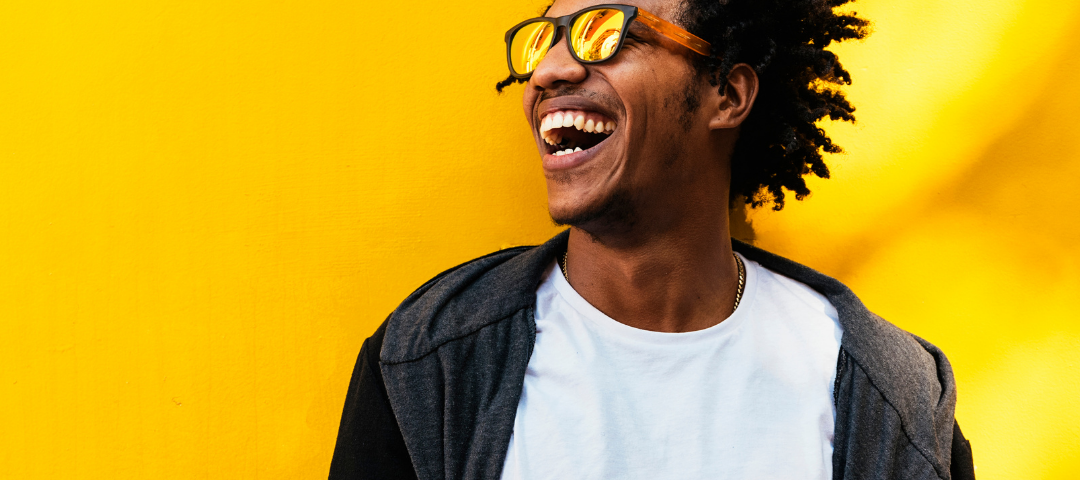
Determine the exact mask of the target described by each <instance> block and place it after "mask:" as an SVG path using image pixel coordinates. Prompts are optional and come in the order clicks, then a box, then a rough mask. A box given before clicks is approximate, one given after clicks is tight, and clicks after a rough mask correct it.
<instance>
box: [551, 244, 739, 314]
mask: <svg viewBox="0 0 1080 480" xmlns="http://www.w3.org/2000/svg"><path fill="white" fill-rule="evenodd" d="M731 255H732V256H734V257H735V263H736V264H737V265H738V266H739V288H738V289H737V290H735V306H734V307H732V308H731V311H732V312H733V313H734V312H735V310H738V309H739V302H740V301H741V300H742V294H743V288H744V287H746V266H745V265H743V261H742V258H739V256H738V255H735V253H734V252H733V253H732V254H731ZM569 256H570V250H567V251H565V252H563V254H562V263H561V264H559V267H560V268H561V269H562V276H563V278H565V279H566V282H567V283H569V282H570V274H569V273H566V259H567V257H569Z"/></svg>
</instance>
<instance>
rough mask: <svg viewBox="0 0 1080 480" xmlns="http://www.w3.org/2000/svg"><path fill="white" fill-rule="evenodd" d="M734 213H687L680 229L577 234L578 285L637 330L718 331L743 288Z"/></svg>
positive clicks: (573, 233)
mask: <svg viewBox="0 0 1080 480" xmlns="http://www.w3.org/2000/svg"><path fill="white" fill-rule="evenodd" d="M726 206H727V205H726V202H725V203H724V204H723V205H722V207H721V208H702V209H697V210H695V211H693V212H686V213H688V214H687V215H679V216H674V217H675V218H678V219H680V220H678V221H675V222H671V221H670V220H669V221H668V222H666V223H665V222H637V223H636V225H638V226H639V227H635V228H632V229H630V230H629V231H620V232H618V233H617V234H616V233H612V234H609V235H604V234H597V233H596V232H586V231H585V230H583V229H581V228H578V227H572V228H571V230H570V243H569V249H568V255H567V264H566V270H567V273H568V276H569V279H570V282H571V284H572V285H573V286H574V289H575V290H576V291H577V292H578V293H579V294H581V296H582V297H584V298H585V300H587V301H588V302H589V303H590V304H592V305H593V306H595V307H596V308H597V309H599V310H600V311H602V312H604V313H605V314H607V315H608V316H610V317H611V318H613V319H615V320H616V321H619V322H621V323H624V324H626V325H629V326H631V327H635V328H640V329H643V330H652V331H658V332H689V331H695V330H701V329H704V328H708V327H711V326H713V325H716V324H718V323H720V322H722V321H723V320H724V319H726V318H727V317H728V316H729V315H730V314H731V312H732V309H733V306H734V305H735V296H736V290H737V289H738V283H739V278H738V277H739V275H738V267H737V265H736V263H735V259H734V257H733V256H732V250H731V240H730V233H729V227H728V211H727V208H726ZM671 217H672V216H671V215H669V216H668V218H669V219H670V218H671ZM646 227H647V228H646Z"/></svg>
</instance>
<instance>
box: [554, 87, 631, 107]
mask: <svg viewBox="0 0 1080 480" xmlns="http://www.w3.org/2000/svg"><path fill="white" fill-rule="evenodd" d="M559 97H584V98H587V99H589V100H592V101H593V102H596V103H599V104H600V105H603V106H604V107H607V108H608V109H609V110H611V111H612V112H619V113H620V114H621V113H626V112H624V111H623V108H622V104H621V103H619V101H618V100H616V99H615V98H613V97H611V96H609V95H606V94H603V93H600V92H597V91H596V90H589V89H587V88H582V87H575V86H572V85H561V86H559V87H557V88H554V89H545V90H544V91H543V92H540V97H539V98H537V100H536V104H537V105H539V104H540V102H543V101H544V100H548V99H552V98H559Z"/></svg>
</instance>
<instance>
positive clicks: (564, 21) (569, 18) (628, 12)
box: [504, 3, 638, 80]
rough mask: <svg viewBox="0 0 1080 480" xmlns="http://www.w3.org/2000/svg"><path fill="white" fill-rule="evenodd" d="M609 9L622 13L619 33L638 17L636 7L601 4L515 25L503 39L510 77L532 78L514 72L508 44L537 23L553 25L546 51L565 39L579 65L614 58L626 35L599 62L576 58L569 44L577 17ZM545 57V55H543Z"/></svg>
mask: <svg viewBox="0 0 1080 480" xmlns="http://www.w3.org/2000/svg"><path fill="white" fill-rule="evenodd" d="M610 9H614V10H618V11H620V12H622V13H623V24H622V29H621V30H619V31H620V32H625V31H626V29H627V28H628V27H629V26H630V22H632V21H634V19H635V18H637V16H638V7H634V6H630V5H619V4H614V3H609V4H603V5H593V6H591V7H587V8H583V9H581V10H578V11H576V12H574V13H571V14H570V15H563V16H561V17H557V18H553V17H536V18H530V19H528V20H525V21H524V22H521V23H519V24H517V25H514V26H513V27H512V28H510V30H507V31H506V38H505V39H504V40H505V41H506V66H507V67H509V68H510V75H512V76H513V77H514V78H517V79H521V80H524V79H527V78H529V77H531V76H532V72H529V73H524V74H522V73H517V72H516V71H514V61H513V58H512V57H511V52H510V49H511V43H510V42H511V41H513V39H514V35H515V34H516V33H517V32H518V30H521V28H522V27H524V26H526V25H531V24H534V23H537V22H547V23H550V24H552V25H555V33H554V34H552V35H551V43H550V44H549V45H548V46H547V48H548V50H551V48H552V47H554V46H555V44H556V43H558V41H559V38H565V39H566V46H567V49H568V50H570V55H571V56H572V57H574V60H577V61H578V62H579V63H582V64H585V65H591V64H596V63H603V62H606V61H608V60H611V59H612V58H615V56H616V55H618V54H619V51H620V50H622V46H623V40H624V39H625V38H626V35H623V34H620V35H619V41H618V43H617V44H616V45H615V49H614V50H612V51H611V55H608V57H607V58H604V59H600V60H582V59H581V58H580V57H578V55H577V52H575V51H574V46H573V45H571V44H570V30H571V27H572V26H573V25H574V20H577V18H578V17H580V16H582V15H584V14H586V13H589V12H591V11H594V10H610ZM560 29H562V31H563V35H562V37H560V36H559V30H560ZM545 55H547V54H546V53H545ZM534 70H535V69H534Z"/></svg>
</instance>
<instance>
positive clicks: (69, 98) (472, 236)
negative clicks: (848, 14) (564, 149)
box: [0, 0, 1080, 479]
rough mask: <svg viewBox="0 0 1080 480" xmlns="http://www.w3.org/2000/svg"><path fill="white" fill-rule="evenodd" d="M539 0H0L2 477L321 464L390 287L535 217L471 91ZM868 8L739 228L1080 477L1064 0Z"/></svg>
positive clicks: (531, 166)
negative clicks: (794, 165)
mask: <svg viewBox="0 0 1080 480" xmlns="http://www.w3.org/2000/svg"><path fill="white" fill-rule="evenodd" d="M540 6H541V2H540V1H529V2H520V4H513V3H512V2H505V1H487V0H484V1H478V2H466V3H460V2H458V3H454V2H427V4H426V5H417V4H403V3H401V2H378V3H375V2H355V1H351V2H347V1H333V0H322V1H310V0H309V1H276V2H255V1H247V0H239V1H234V2H217V1H210V0H186V1H162V0H159V1H149V2H148V1H126V2H124V1H113V2H32V1H7V2H0V331H2V333H0V477H3V478H15V479H30V478H33V479H37V478H85V479H106V478H109V479H111V478H175V479H189V478H223V479H238V478H254V477H259V478H320V477H324V476H325V473H326V470H327V467H328V464H329V460H330V455H331V452H332V448H333V442H334V436H335V433H336V430H337V422H338V418H339V415H340V409H341V404H342V401H343V399H344V394H345V389H346V386H347V382H348V376H349V373H350V371H351V369H352V365H353V360H354V358H355V355H356V353H357V350H358V348H359V346H360V342H361V341H362V340H363V339H364V338H365V337H366V336H367V335H369V334H370V333H371V332H372V331H373V329H374V328H375V326H376V325H377V324H378V323H379V322H380V321H381V320H382V319H383V318H384V316H385V315H386V314H387V313H389V311H390V310H391V309H392V308H393V307H394V305H396V303H397V302H398V301H400V299H401V298H403V297H404V296H405V295H406V294H407V293H408V292H409V291H411V290H412V289H413V288H415V287H416V286H417V285H419V284H420V283H421V282H422V281H424V280H425V279H427V278H429V277H430V276H432V275H434V274H435V273H437V272H439V271H441V270H443V269H445V268H447V267H450V266H452V265H454V264H457V263H459V262H461V261H464V260H466V259H469V258H471V257H473V256H476V255H480V254H483V253H486V252H489V251H492V250H495V249H498V248H500V247H503V246H507V245H512V244H523V243H535V242H540V241H542V240H544V239H545V238H547V237H548V236H549V235H552V234H553V233H555V232H556V229H555V228H554V227H552V226H551V225H550V223H549V220H548V219H547V217H546V212H545V205H544V203H545V196H544V185H543V181H542V180H541V172H540V169H539V166H538V162H537V158H536V154H535V153H534V152H533V151H532V149H533V147H532V140H531V137H530V135H529V133H528V132H527V131H526V129H525V124H524V122H523V120H522V115H521V113H520V106H519V100H518V97H519V95H520V92H521V87H513V88H511V89H510V92H509V94H508V95H504V96H502V97H499V96H497V95H495V94H494V92H493V90H492V84H493V83H494V81H495V80H497V79H500V78H502V77H503V76H504V72H505V65H504V57H503V44H502V34H503V31H504V30H505V28H507V27H508V26H509V25H511V24H513V23H516V22H517V21H518V20H520V19H521V18H524V17H526V16H532V15H533V14H534V13H535V12H536V11H537V9H538V8H539V7H540ZM399 7H400V8H399ZM858 10H859V11H860V12H861V13H863V14H865V15H866V16H868V17H870V18H871V19H873V20H874V21H875V22H876V33H875V34H874V35H873V36H871V37H870V39H869V40H868V41H866V42H864V43H861V44H852V45H848V46H843V47H841V48H839V50H840V53H841V55H842V58H844V59H845V60H846V62H845V63H846V65H847V66H848V67H849V68H850V69H851V70H852V73H853V74H854V76H855V81H856V84H855V85H854V86H853V87H851V88H850V90H849V91H850V94H851V97H852V99H853V100H854V101H855V102H856V104H857V105H858V107H859V112H858V113H859V114H860V117H859V118H860V123H859V124H858V125H856V126H848V125H837V126H834V127H832V131H833V132H834V135H835V137H836V138H837V140H838V141H839V142H840V143H841V144H842V145H844V146H845V147H847V151H848V154H846V155H843V156H839V157H836V158H834V159H833V161H832V165H833V172H834V179H833V180H829V181H815V182H813V183H812V185H811V187H812V188H813V189H814V191H815V194H814V195H813V197H811V198H810V199H809V200H808V201H806V202H804V203H803V204H796V203H795V202H792V203H791V204H790V205H789V207H788V208H787V209H786V210H785V211H783V212H782V213H779V214H776V213H772V212H768V211H760V212H754V213H753V214H751V216H750V217H751V220H752V221H753V225H754V228H755V230H756V237H757V243H758V244H759V245H762V246H764V247H766V248H770V249H773V250H775V251H777V252H779V253H782V254H785V255H789V256H791V257H793V258H795V259H797V260H800V261H803V262H806V263H809V264H810V265H812V266H814V267H817V268H819V269H821V270H823V271H825V272H827V273H830V274H832V275H835V276H838V277H839V278H840V279H842V280H844V281H846V282H848V283H849V284H850V285H851V286H852V287H853V288H854V289H855V290H856V292H858V293H859V294H860V295H861V296H862V297H863V299H864V300H865V301H866V302H867V303H868V304H869V305H870V307H871V308H873V309H874V310H876V311H877V312H879V313H881V314H882V315H884V316H885V317H886V318H889V319H891V320H892V321H894V322H895V323H897V324H899V325H901V326H903V327H905V328H908V329H911V330H913V331H915V332H917V333H919V334H920V335H922V336H924V337H925V338H927V339H929V340H930V341H932V342H935V343H936V344H938V345H940V346H941V347H943V348H944V349H945V351H946V352H947V353H948V354H949V355H950V358H951V359H952V362H953V365H954V367H955V369H956V375H957V378H958V380H959V384H960V391H959V396H960V403H959V407H958V411H957V415H958V417H959V419H960V422H961V424H962V425H963V426H964V428H965V431H966V433H967V434H968V436H969V437H970V438H971V440H972V443H973V445H974V450H975V459H976V464H977V465H978V467H979V468H978V473H979V475H980V478H981V479H1012V478H1044V479H1051V478H1053V479H1066V478H1077V477H1080V408H1077V407H1078V404H1080V373H1078V366H1080V326H1078V323H1077V322H1076V317H1077V313H1080V223H1078V221H1077V218H1080V199H1078V198H1077V196H1076V193H1075V192H1076V191H1077V186H1076V184H1077V181H1078V179H1080V153H1078V151H1077V148H1078V147H1077V140H1078V139H1080V121H1077V120H1076V116H1077V114H1078V112H1080V56H1078V55H1077V52H1078V51H1080V33H1078V32H1080V3H1077V2H1075V1H1073V0H1056V1H1055V0H908V1H893V0H860V1H859V7H858ZM388 19H395V20H396V21H397V22H398V24H400V25H402V26H407V27H409V28H408V29H405V28H401V27H397V26H396V25H395V24H389V23H387V22H386V20H388ZM418 30H420V31H426V32H432V33H433V34H439V35H443V36H446V37H447V38H448V39H449V40H448V45H450V48H449V49H426V48H425V46H426V44H425V43H424V42H422V41H421V40H422V39H419V38H415V37H413V36H412V33H413V32H416V31H418Z"/></svg>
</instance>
